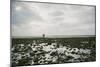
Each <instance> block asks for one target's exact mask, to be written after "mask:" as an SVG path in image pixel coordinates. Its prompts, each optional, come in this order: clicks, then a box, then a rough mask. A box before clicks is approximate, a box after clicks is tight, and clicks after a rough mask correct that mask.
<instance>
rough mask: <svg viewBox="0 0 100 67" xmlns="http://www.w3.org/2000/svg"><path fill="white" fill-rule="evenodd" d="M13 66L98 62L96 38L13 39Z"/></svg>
mask: <svg viewBox="0 0 100 67" xmlns="http://www.w3.org/2000/svg"><path fill="white" fill-rule="evenodd" d="M11 43H12V44H11V64H12V66H28V65H40V64H60V63H76V62H90V61H96V40H95V37H72V38H70V37H69V38H12V39H11Z"/></svg>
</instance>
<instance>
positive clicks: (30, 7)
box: [11, 1, 95, 36]
mask: <svg viewBox="0 0 100 67" xmlns="http://www.w3.org/2000/svg"><path fill="white" fill-rule="evenodd" d="M11 17H12V20H11V22H12V36H41V35H42V34H46V35H95V7H94V6H82V5H67V4H66V5H65V4H50V3H35V2H17V1H14V2H12V13H11Z"/></svg>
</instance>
